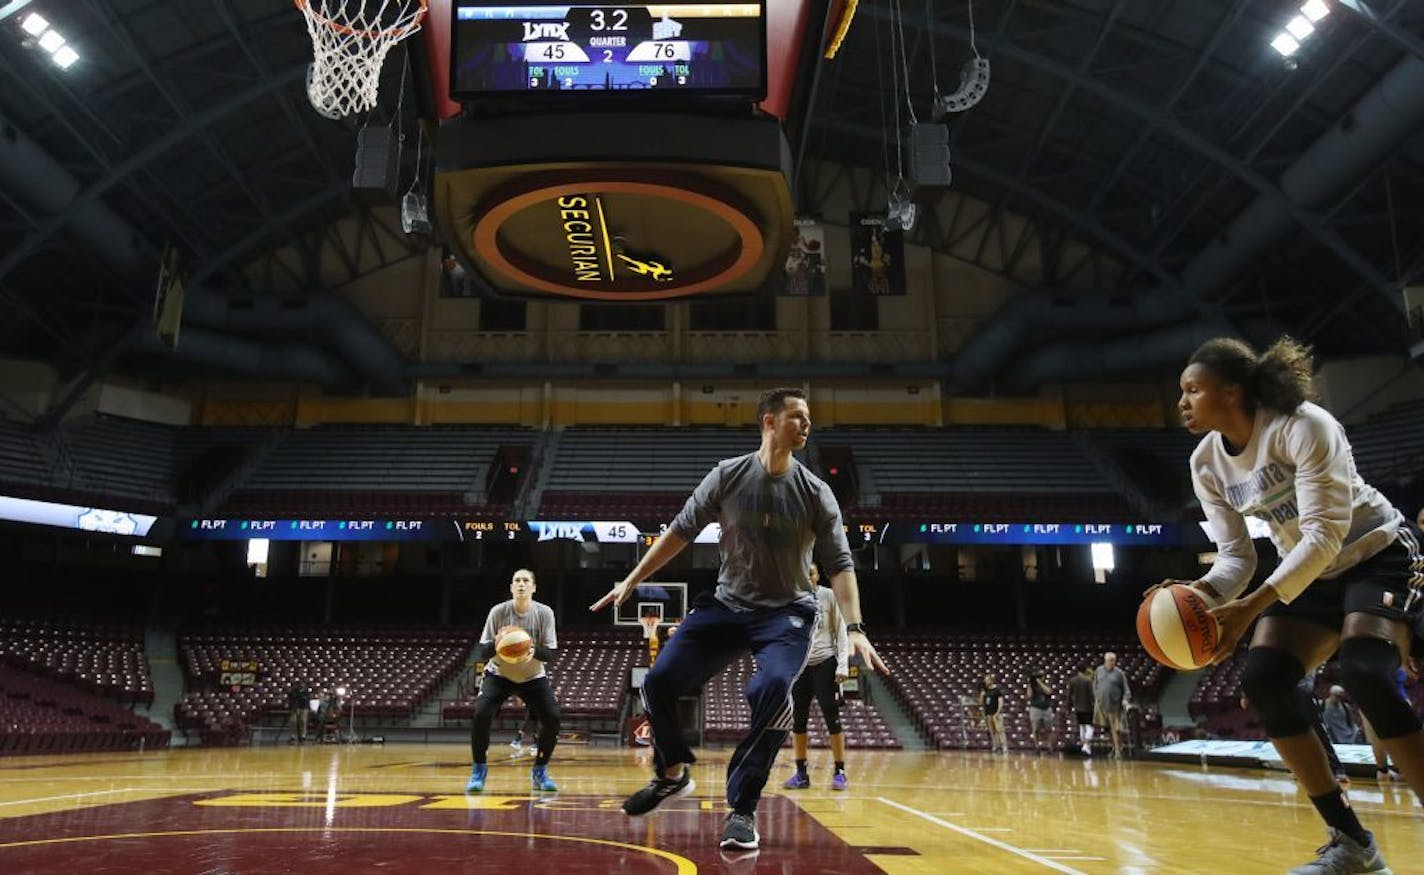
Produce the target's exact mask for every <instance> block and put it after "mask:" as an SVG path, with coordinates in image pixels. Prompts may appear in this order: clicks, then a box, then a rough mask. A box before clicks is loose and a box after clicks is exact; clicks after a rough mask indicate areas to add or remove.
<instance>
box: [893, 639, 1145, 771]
mask: <svg viewBox="0 0 1424 875" xmlns="http://www.w3.org/2000/svg"><path fill="white" fill-rule="evenodd" d="M876 644H877V647H878V648H879V650H880V652H881V654H882V656H884V658H885V663H886V665H887V666H889V668H890V670H891V672H892V674H890V675H889V676H887V677H886V678H885V682H886V684H887V685H888V686H889V687H890V690H891V692H892V694H893V695H895V697H896V698H897V699H898V700H899V701H900V702H901V703H902V704H903V705H904V706H905V710H906V711H907V712H908V713H909V714H910V716H911V718H913V719H914V720H915V721H916V722H917V724H918V726H919V728H920V730H921V731H922V732H923V733H924V735H925V736H926V737H927V738H928V740H929V741H930V743H931V744H933V745H934V746H935V747H938V748H968V749H987V748H988V747H989V734H988V731H987V729H986V728H985V726H984V724H983V721H982V719H979V715H978V713H977V706H978V699H979V691H980V688H981V686H982V684H983V681H984V675H985V674H987V673H989V672H993V673H994V675H995V678H996V679H997V681H998V684H999V686H1000V688H1001V689H1003V691H1004V695H1003V709H1002V713H1003V715H1004V733H1005V735H1006V736H1007V738H1008V742H1009V746H1010V747H1011V748H1022V749H1030V750H1031V749H1032V748H1033V742H1032V740H1031V739H1030V737H1029V732H1028V702H1027V701H1026V700H1025V698H1024V692H1025V687H1026V686H1027V684H1028V671H1029V669H1031V668H1034V667H1040V668H1042V669H1044V670H1045V671H1046V672H1047V674H1048V680H1049V684H1050V685H1051V686H1052V687H1053V692H1054V710H1053V718H1054V725H1055V727H1056V728H1057V730H1058V740H1059V742H1060V744H1061V743H1063V742H1064V741H1065V740H1066V741H1071V740H1072V739H1075V738H1076V737H1077V729H1076V723H1075V721H1074V719H1073V711H1072V708H1071V706H1070V705H1069V703H1068V700H1067V692H1068V680H1069V679H1070V678H1071V677H1072V676H1073V675H1074V674H1075V673H1076V671H1077V668H1078V666H1079V665H1080V664H1082V663H1085V662H1087V663H1091V664H1092V665H1094V666H1097V665H1098V664H1100V663H1101V661H1102V659H1101V657H1102V654H1103V653H1104V652H1106V651H1113V652H1115V653H1117V655H1118V666H1119V667H1120V668H1121V669H1122V670H1123V671H1124V672H1126V674H1127V677H1128V684H1129V686H1130V687H1131V688H1132V691H1133V696H1134V697H1135V698H1137V699H1155V698H1156V694H1157V693H1158V691H1160V689H1161V687H1162V685H1163V684H1164V683H1165V681H1166V677H1167V670H1166V669H1165V668H1163V667H1162V666H1160V665H1158V664H1157V663H1155V662H1153V661H1152V660H1151V658H1150V657H1148V656H1147V654H1146V652H1144V651H1143V650H1142V648H1141V647H1140V646H1139V645H1138V644H1137V643H1136V641H1134V640H1130V639H1128V638H1125V637H1123V636H1120V635H1113V636H1109V635H1058V636H1052V635H1024V634H986V633H944V632H941V633H898V634H896V633H887V634H885V635H884V636H882V638H881V639H878V640H877V642H876ZM966 705H969V706H970V707H966Z"/></svg>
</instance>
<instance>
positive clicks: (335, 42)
mask: <svg viewBox="0 0 1424 875" xmlns="http://www.w3.org/2000/svg"><path fill="white" fill-rule="evenodd" d="M293 2H294V3H295V4H296V6H297V8H298V9H300V10H301V11H302V15H303V16H304V17H305V18H306V20H307V33H308V34H309V35H310V36H311V41H312V49H313V54H314V58H313V60H312V64H311V67H310V68H308V70H307V99H308V100H310V101H311V105H312V108H313V109H315V110H316V111H317V112H319V113H321V114H322V115H324V116H326V117H327V118H330V119H341V118H345V117H346V116H348V115H352V114H353V113H358V112H367V111H369V110H371V109H374V108H375V106H376V92H377V91H378V90H379V89H380V86H381V67H382V65H383V64H385V61H386V53H387V52H389V51H390V50H391V47H392V46H394V45H395V44H396V43H398V42H400V41H401V40H403V39H405V38H406V37H408V36H410V35H411V34H413V33H415V32H416V31H418V30H420V24H421V22H422V21H423V20H424V19H425V12H426V9H427V4H428V0H293ZM368 6H369V7H370V8H367V7H368Z"/></svg>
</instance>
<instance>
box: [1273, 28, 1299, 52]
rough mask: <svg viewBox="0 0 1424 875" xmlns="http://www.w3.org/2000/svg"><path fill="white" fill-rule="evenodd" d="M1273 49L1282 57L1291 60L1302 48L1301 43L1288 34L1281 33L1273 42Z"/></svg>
mask: <svg viewBox="0 0 1424 875" xmlns="http://www.w3.org/2000/svg"><path fill="white" fill-rule="evenodd" d="M1271 48H1273V49H1275V50H1276V51H1278V52H1280V53H1281V57H1283V58H1289V57H1290V56H1291V55H1294V54H1295V50H1296V49H1298V48H1300V42H1299V41H1298V40H1297V39H1296V38H1295V37H1293V36H1291V35H1290V34H1288V33H1284V32H1282V33H1279V34H1277V35H1276V38H1275V39H1273V40H1271Z"/></svg>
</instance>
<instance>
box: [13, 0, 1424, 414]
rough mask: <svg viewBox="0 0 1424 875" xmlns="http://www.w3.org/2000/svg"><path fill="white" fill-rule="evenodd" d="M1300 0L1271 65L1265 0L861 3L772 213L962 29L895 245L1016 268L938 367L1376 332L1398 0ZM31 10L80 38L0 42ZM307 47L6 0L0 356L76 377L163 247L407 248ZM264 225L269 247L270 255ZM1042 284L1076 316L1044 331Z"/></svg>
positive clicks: (273, 0) (932, 67) (361, 252)
mask: <svg viewBox="0 0 1424 875" xmlns="http://www.w3.org/2000/svg"><path fill="white" fill-rule="evenodd" d="M773 2H774V0H773ZM1328 4H1329V6H1330V7H1331V12H1330V14H1329V15H1328V16H1327V17H1326V18H1325V19H1324V20H1322V21H1321V22H1320V23H1319V25H1318V29H1317V31H1316V32H1315V33H1314V34H1313V35H1311V37H1309V38H1308V39H1306V40H1304V41H1303V45H1302V47H1301V49H1300V50H1299V51H1298V52H1297V53H1296V54H1295V55H1294V56H1292V57H1291V58H1290V59H1289V60H1286V59H1283V58H1282V57H1281V56H1280V55H1279V54H1278V53H1277V52H1276V51H1274V50H1273V49H1272V48H1271V47H1270V45H1269V44H1270V42H1271V40H1272V38H1273V37H1274V35H1275V34H1277V33H1278V32H1280V30H1281V29H1282V27H1283V25H1284V24H1285V23H1286V22H1287V21H1288V20H1289V19H1290V18H1291V17H1292V16H1294V15H1295V14H1296V10H1297V7H1298V5H1299V4H1298V3H1297V2H1295V0H1156V2H1144V0H1130V2H1129V0H979V2H978V3H976V4H974V7H973V13H972V14H973V22H974V27H973V30H972V31H971V24H970V10H969V6H968V4H967V3H965V2H960V0H927V2H920V0H902V2H892V0H861V2H860V4H859V10H858V12H857V14H856V17H855V20H854V22H853V24H852V26H851V28H850V31H849V34H848V36H847V38H846V40H845V43H844V45H843V46H842V47H841V49H840V52H839V54H838V55H837V57H836V58H835V59H834V60H832V61H825V62H822V63H821V64H820V65H819V67H818V68H817V69H815V70H814V71H807V72H808V74H809V75H813V76H814V87H809V88H807V89H806V90H805V91H804V92H803V94H804V95H805V96H806V99H805V100H803V101H802V103H801V104H800V105H799V106H794V107H793V110H792V115H791V117H790V119H788V126H787V127H788V134H789V135H790V139H791V147H792V151H793V154H795V155H796V156H797V162H798V167H799V168H800V170H799V171H798V173H799V177H800V178H799V179H798V191H799V194H800V197H801V203H800V204H799V206H800V208H801V209H802V210H803V211H805V212H808V213H812V214H816V213H821V212H824V211H829V210H830V207H829V205H828V204H826V203H825V202H824V201H825V198H826V197H827V196H828V195H827V193H829V192H831V191H833V190H838V189H841V190H843V188H844V187H843V186H841V185H839V184H838V183H841V182H844V181H845V178H846V177H847V176H848V175H854V170H853V169H854V168H860V169H861V170H863V171H868V172H865V173H863V174H862V177H863V178H864V179H873V180H875V182H874V183H873V184H869V185H865V184H862V185H860V187H859V188H857V186H856V185H855V184H852V185H851V188H852V189H853V190H858V191H859V192H860V194H859V198H860V199H863V200H864V201H865V203H864V206H867V207H881V206H883V205H884V190H883V187H882V186H883V180H882V179H881V177H882V176H883V173H884V171H885V168H886V167H887V166H888V165H889V164H890V163H891V162H890V160H889V159H890V153H887V145H886V144H887V141H889V137H888V136H887V131H888V130H891V129H892V128H893V122H890V121H888V120H891V119H893V118H894V116H895V106H896V105H897V103H898V104H899V106H900V111H901V113H902V115H901V119H900V120H901V122H902V123H903V122H905V121H907V114H906V112H905V107H904V104H903V102H901V101H897V100H896V99H895V94H894V83H895V82H896V81H899V82H902V83H903V82H904V81H908V83H909V92H910V95H909V101H910V104H911V105H912V106H915V107H917V108H918V112H919V114H920V116H921V117H922V120H927V117H928V115H929V111H928V110H929V107H930V104H931V100H932V94H933V90H934V89H933V86H934V82H935V81H936V79H938V82H939V88H940V90H941V91H950V90H953V88H954V87H955V85H956V84H957V81H958V71H959V67H960V65H961V64H962V63H963V62H964V61H965V60H967V59H968V58H970V57H972V55H973V52H974V51H975V50H977V52H978V53H979V54H981V55H982V56H984V57H985V58H988V59H989V60H990V61H991V64H992V79H991V84H990V87H989V92H988V95H987V96H986V97H985V98H984V100H983V101H982V102H980V103H979V104H978V105H977V106H975V107H973V108H972V109H971V110H969V111H967V112H964V113H962V114H957V115H950V116H948V117H947V119H946V120H947V122H948V123H949V124H950V127H951V136H952V160H951V165H952V167H953V171H954V182H953V185H952V186H951V187H950V188H949V189H945V190H938V191H934V190H929V191H922V192H920V193H918V195H917V200H918V201H920V203H921V206H922V215H923V219H922V221H920V222H919V223H918V225H917V226H916V228H915V229H914V231H913V232H912V239H914V240H916V241H917V242H920V243H922V244H924V245H927V246H930V247H933V248H934V249H936V250H938V251H941V252H944V253H947V254H949V255H951V256H952V257H954V258H957V259H960V260H962V261H964V262H968V263H972V264H974V265H977V266H978V267H980V268H982V269H984V270H986V271H990V272H992V273H995V274H999V275H1001V276H1003V277H1006V278H1008V279H1009V280H1011V281H1012V282H1013V283H1015V284H1016V285H1017V286H1019V287H1021V288H1022V289H1023V290H1024V291H1023V293H1022V295H1021V296H1020V297H1021V298H1022V301H1019V302H1016V303H1017V306H1014V305H1010V306H1006V307H1005V308H1004V312H1001V313H999V314H996V315H995V316H993V317H991V320H990V322H989V323H988V324H986V326H985V330H984V332H983V337H984V338H986V339H985V340H984V341H983V342H982V343H980V344H979V346H978V347H977V348H967V349H966V357H965V361H963V362H960V363H948V364H949V365H950V366H951V367H957V368H958V370H957V371H954V372H953V373H954V374H955V376H954V378H953V379H952V380H951V382H953V383H955V384H957V385H959V386H960V387H961V388H963V389H965V390H968V391H974V390H979V389H983V388H985V387H987V386H989V385H991V383H992V382H993V381H995V380H996V379H998V378H999V377H1001V376H1002V374H1001V373H1000V372H1001V371H1002V370H1003V369H1004V368H1006V367H1008V366H1009V363H1010V362H1011V361H1013V362H1014V363H1015V364H1014V367H1016V368H1018V369H1019V372H1020V376H1021V377H1022V380H1020V382H1024V383H1028V382H1032V377H1033V374H1034V373H1035V369H1037V370H1038V371H1043V370H1044V369H1045V368H1052V367H1058V366H1061V365H1062V363H1063V362H1064V361H1069V360H1071V359H1072V357H1073V356H1074V355H1078V354H1079V353H1081V351H1082V348H1083V347H1085V346H1092V347H1096V348H1099V349H1101V348H1104V347H1105V345H1106V348H1111V346H1112V344H1118V345H1130V346H1138V347H1140V346H1141V345H1142V337H1143V336H1144V334H1143V332H1150V331H1157V332H1159V333H1160V332H1162V331H1169V330H1170V329H1171V326H1172V325H1173V324H1175V323H1176V322H1179V321H1180V320H1182V319H1190V320H1193V321H1195V322H1197V323H1203V322H1205V323H1209V324H1229V325H1231V326H1233V327H1235V328H1236V329H1237V330H1239V331H1243V332H1245V333H1247V334H1248V335H1252V334H1254V335H1258V336H1260V337H1265V336H1268V335H1269V334H1273V333H1277V332H1280V331H1285V330H1288V331H1291V332H1293V333H1296V334H1297V335H1299V336H1302V337H1304V338H1306V339H1308V340H1310V341H1312V342H1314V343H1316V344H1317V345H1318V346H1319V348H1320V349H1321V351H1322V352H1324V353H1325V354H1327V355H1348V354H1357V353H1367V352H1388V353H1403V352H1405V351H1406V350H1407V349H1408V345H1409V341H1408V336H1407V331H1406V327H1405V326H1404V324H1403V322H1402V319H1401V316H1400V313H1401V309H1400V294H1401V292H1400V289H1401V287H1402V286H1405V285H1410V284H1421V283H1424V280H1420V276H1421V274H1424V136H1421V131H1424V97H1422V96H1421V95H1424V36H1421V34H1424V4H1421V3H1418V2H1412V0H1368V2H1367V0H1328ZM6 5H7V4H6V3H4V2H0V8H4V7H6ZM897 10H898V11H897ZM30 11H37V12H40V13H41V14H43V15H44V16H45V17H46V18H48V19H50V21H51V22H52V23H53V25H54V26H55V27H56V28H57V29H59V30H60V31H61V32H63V33H64V35H65V36H66V38H67V39H68V41H69V44H70V45H72V46H74V47H75V48H76V49H77V50H78V51H79V52H80V55H81V60H80V61H79V62H77V63H76V64H74V65H73V66H72V67H70V68H69V69H67V70H60V69H59V68H57V67H56V66H55V65H54V64H53V63H51V62H50V60H49V56H48V54H47V53H46V52H44V51H43V50H40V49H39V48H38V47H36V46H34V45H32V44H28V45H27V44H26V42H25V40H24V39H23V37H24V34H23V32H22V31H21V30H20V27H19V23H20V21H21V19H23V18H24V16H25V14H26V13H27V12H30ZM892 33H894V34H897V37H896V38H898V34H901V33H903V35H904V46H905V51H904V60H903V63H902V65H901V71H900V74H899V77H898V78H896V72H895V70H894V69H893V65H892V63H891V58H892V54H891V34H892ZM971 33H972V36H973V49H971ZM30 42H31V43H32V42H33V41H32V40H31V41H30ZM773 50H775V47H773ZM310 58H311V45H310V42H309V40H308V37H307V34H306V31H305V28H304V26H303V22H302V20H301V16H300V15H299V14H298V13H297V12H296V11H295V10H294V9H293V8H292V5H291V2H290V0H196V2H184V3H174V2H163V0H65V2H58V0H33V2H31V3H30V4H29V5H28V7H27V8H26V9H25V10H22V11H21V12H20V13H19V14H15V15H11V16H10V17H9V18H8V19H7V20H4V21H0V78H3V81H4V82H5V83H6V87H5V88H3V89H0V134H3V138H0V147H3V149H4V151H3V153H0V154H3V155H4V161H3V164H2V165H0V196H3V201H0V354H4V355H9V356H24V357H41V358H44V359H46V360H49V361H51V362H53V363H54V364H56V365H57V366H58V367H59V368H60V369H61V371H62V372H63V373H66V374H75V373H85V374H88V375H90V376H91V378H92V377H94V376H98V375H100V374H102V373H104V372H106V371H107V370H108V369H110V368H112V367H114V366H115V365H116V363H122V362H123V361H124V354H125V352H126V351H127V350H128V347H127V346H125V345H124V344H123V343H117V341H121V340H124V339H126V338H131V336H132V335H133V334H134V326H135V325H136V324H140V323H141V321H142V320H145V319H147V318H148V316H149V312H150V310H151V308H152V295H153V282H152V279H153V276H154V271H155V265H156V261H157V253H158V252H159V251H160V250H161V249H162V247H163V246H165V245H167V244H173V245H174V246H176V247H177V248H178V249H179V250H180V251H181V252H183V253H184V254H185V256H186V258H187V259H188V262H189V263H190V264H191V266H192V269H193V271H194V279H193V282H194V283H195V284H197V285H202V286H211V287H213V288H217V289H221V290H224V291H227V292H232V291H238V290H240V291H242V292H243V293H245V294H250V295H253V296H255V297H257V298H258V299H261V298H262V297H263V296H264V295H266V296H270V295H273V294H275V291H274V290H277V289H280V290H282V292H283V293H284V294H290V293H291V290H293V289H297V290H305V291H309V292H312V293H320V292H322V291H324V290H329V289H332V288H337V287H339V286H341V285H344V284H345V283H347V282H350V281H351V280H353V279H355V278H358V277H360V276H363V275H366V274H369V273H372V272H375V271H378V270H381V269H382V268H384V267H387V266H389V265H391V264H393V263H396V262H398V261H401V260H403V259H408V258H412V257H418V256H420V255H421V254H422V252H423V247H424V246H425V241H423V240H421V239H419V238H411V237H407V236H406V235H405V234H404V233H402V231H401V229H400V227H399V221H398V220H397V219H396V218H395V216H394V214H393V213H391V212H390V211H389V210H380V209H373V208H371V207H369V206H368V205H366V204H363V203H362V202H361V201H360V200H358V199H357V198H355V197H354V196H353V195H352V193H351V190H350V176H351V168H352V161H353V154H354V137H353V126H352V125H351V124H349V123H348V124H343V123H339V122H334V121H330V120H327V119H325V118H322V117H320V116H318V115H317V114H316V113H314V112H313V111H312V110H311V109H310V107H309V106H308V105H307V102H306V99H305V95H304V77H305V75H306V70H307V64H308V63H309V61H310ZM398 59H399V53H395V54H393V55H392V62H390V63H388V64H387V66H386V70H385V82H384V84H383V95H384V97H383V105H384V106H387V107H389V106H390V105H391V100H390V98H391V97H392V95H394V94H397V93H402V91H403V93H404V94H405V95H406V99H405V100H404V102H403V110H402V115H403V116H404V121H403V124H404V129H405V130H406V131H407V133H409V134H410V135H411V136H414V132H415V130H416V129H417V116H418V114H419V106H420V104H421V100H420V98H419V95H420V91H421V83H420V82H419V81H418V78H419V76H420V75H421V74H420V73H418V72H417V73H416V74H414V75H413V76H403V65H402V64H401V63H399V62H398ZM807 81H808V84H809V82H810V80H809V79H808V80H807ZM380 120H381V121H385V118H384V117H383V118H381V119H380ZM891 148H893V147H891ZM408 172H409V171H408ZM877 201H878V203H877ZM985 205H987V208H984V207H985ZM115 220H117V221H115ZM338 222H340V223H343V224H344V226H346V227H347V228H348V229H349V228H350V227H351V226H352V223H353V222H354V226H355V228H356V233H355V234H351V233H337V232H336V231H334V230H333V228H334V227H335V224H336V223H338ZM293 242H295V243H296V245H297V246H298V249H299V251H300V252H301V253H302V256H303V257H302V259H301V264H300V265H297V266H294V265H293V264H292V263H291V262H290V260H286V259H283V260H280V261H279V260H277V259H274V258H269V256H270V253H272V252H273V251H275V250H276V249H278V248H279V247H288V246H290V245H292V244H293ZM1073 244H1086V245H1087V246H1088V247H1089V248H1090V254H1089V255H1088V256H1087V257H1080V256H1077V255H1075V254H1072V253H1075V252H1077V251H1079V249H1078V247H1077V246H1075V245H1073ZM264 259H267V261H264ZM254 263H255V264H257V265H258V269H256V270H254V269H253V265H254ZM333 264H336V265H338V266H339V267H338V268H337V269H335V270H333V269H332V267H331V265H333ZM1108 265H1111V266H1112V269H1108V268H1107V267H1106V266H1108ZM238 268H243V270H241V272H239V270H238ZM253 276H267V277H269V279H270V282H267V283H265V284H259V285H262V286H263V287H258V288H253V285H254V283H253V281H252V279H251V278H252V277H253ZM244 277H245V278H244ZM1085 289H1091V290H1092V292H1091V293H1087V294H1085V293H1084V291H1083V290H1085ZM1065 296H1068V297H1069V298H1071V299H1073V300H1075V301H1076V300H1079V299H1083V301H1084V308H1085V310H1086V311H1090V312H1092V313H1094V314H1095V315H1094V316H1093V318H1092V319H1091V320H1087V319H1085V320H1084V324H1074V323H1073V321H1072V320H1071V319H1069V320H1067V323H1066V325H1067V327H1066V328H1065V327H1064V325H1065V323H1060V324H1058V325H1054V324H1053V323H1054V321H1055V320H1054V317H1053V312H1054V311H1053V307H1054V305H1055V302H1056V303H1058V304H1061V303H1062V302H1063V299H1064V297H1065ZM1089 298H1091V299H1092V300H1087V299H1089ZM1094 308H1097V309H1094ZM278 322H280V320H278ZM1089 323H1090V324H1089ZM239 328H240V326H239ZM1046 329H1048V330H1051V331H1052V334H1053V336H1052V337H1051V338H1048V339H1045V338H1044V337H1043V333H1044V332H1045V330H1046ZM234 330H237V329H234ZM247 330H250V331H251V332H252V333H253V334H254V335H260V333H261V328H260V326H256V325H254V326H248V329H247ZM274 330H282V329H281V328H280V326H279V327H278V329H274ZM286 330H290V327H288V329H286ZM1035 332H1038V333H1037V334H1035ZM1148 336H1151V335H1148ZM996 338H997V340H995V339H996ZM259 339H260V337H259ZM1050 340H1051V341H1052V342H1049V341H1050ZM991 341H992V342H991ZM1043 346H1047V347H1050V348H1040V347H1043ZM1025 349H1032V350H1036V351H1035V352H1033V354H1032V355H1031V356H1029V359H1030V360H1028V361H1023V360H1022V359H1023V357H1024V351H1025Z"/></svg>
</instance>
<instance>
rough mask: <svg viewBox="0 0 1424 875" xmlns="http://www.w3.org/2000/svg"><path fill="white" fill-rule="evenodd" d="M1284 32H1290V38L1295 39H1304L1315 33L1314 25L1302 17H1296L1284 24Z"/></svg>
mask: <svg viewBox="0 0 1424 875" xmlns="http://www.w3.org/2000/svg"><path fill="white" fill-rule="evenodd" d="M1286 30H1288V31H1290V33H1291V36H1293V37H1295V38H1296V39H1305V38H1306V37H1308V36H1310V35H1311V34H1312V33H1315V25H1313V24H1311V23H1310V22H1308V21H1306V20H1305V16H1304V15H1297V16H1296V17H1295V18H1292V19H1291V20H1290V21H1288V22H1286Z"/></svg>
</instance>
